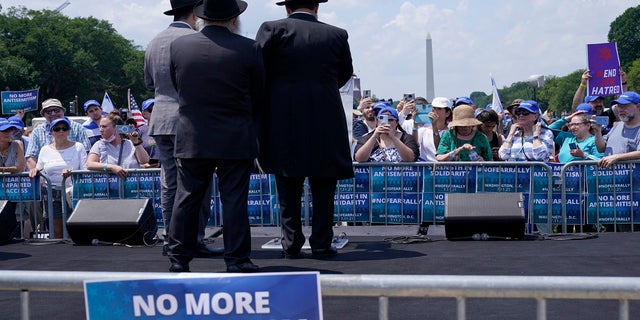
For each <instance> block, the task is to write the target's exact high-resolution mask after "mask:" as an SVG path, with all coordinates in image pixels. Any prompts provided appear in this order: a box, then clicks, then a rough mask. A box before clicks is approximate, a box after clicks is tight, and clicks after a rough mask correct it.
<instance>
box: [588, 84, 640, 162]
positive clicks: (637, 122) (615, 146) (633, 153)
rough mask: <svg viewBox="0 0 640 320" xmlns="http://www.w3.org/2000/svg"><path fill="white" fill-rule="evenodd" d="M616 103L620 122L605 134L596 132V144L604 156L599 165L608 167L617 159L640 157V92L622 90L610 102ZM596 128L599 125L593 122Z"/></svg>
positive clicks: (635, 158)
mask: <svg viewBox="0 0 640 320" xmlns="http://www.w3.org/2000/svg"><path fill="white" fill-rule="evenodd" d="M611 104H612V105H616V109H617V112H618V117H619V118H620V122H617V123H616V124H614V126H613V128H611V131H609V133H608V134H607V135H606V136H602V134H601V133H599V132H596V134H595V137H596V146H597V147H598V151H599V152H604V157H603V158H602V159H600V161H599V162H598V164H599V165H601V166H603V167H605V168H610V167H612V166H613V165H615V164H616V162H618V161H624V160H637V159H640V94H638V93H636V92H634V91H627V92H623V93H622V94H621V95H620V96H619V97H618V98H617V99H615V100H613V101H612V102H611ZM593 126H595V127H596V128H598V127H600V125H597V124H595V123H594V124H593Z"/></svg>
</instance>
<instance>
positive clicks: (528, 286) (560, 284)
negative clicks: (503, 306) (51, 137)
mask: <svg viewBox="0 0 640 320" xmlns="http://www.w3.org/2000/svg"><path fill="white" fill-rule="evenodd" d="M208 276H212V274H207V273H191V274H187V273H180V274H171V273H149V272H78V271H14V270H7V271H3V272H2V273H0V290H14V291H20V304H21V305H20V310H21V312H22V314H21V319H24V320H28V319H29V317H30V315H29V309H30V305H29V304H30V301H29V300H30V298H29V293H30V292H31V291H47V292H83V290H84V281H88V280H102V281H109V280H136V279H165V278H177V277H179V278H183V279H184V278H185V277H197V278H202V277H208ZM320 286H321V294H322V295H323V296H336V297H337V296H342V297H378V319H381V320H385V319H389V298H390V297H412V298H455V299H456V311H455V313H456V315H457V319H461V320H464V319H466V318H467V316H466V314H467V310H466V309H467V308H466V301H467V299H471V298H473V299H488V298H494V299H516V298H517V299H535V300H536V318H537V319H541V320H542V319H547V300H549V299H582V300H617V301H618V317H617V318H618V319H620V320H628V319H630V318H629V309H630V308H629V301H630V300H640V278H629V277H558V276H553V277H545V276H452V275H375V274H371V275H330V274H321V275H320ZM612 318H613V317H612Z"/></svg>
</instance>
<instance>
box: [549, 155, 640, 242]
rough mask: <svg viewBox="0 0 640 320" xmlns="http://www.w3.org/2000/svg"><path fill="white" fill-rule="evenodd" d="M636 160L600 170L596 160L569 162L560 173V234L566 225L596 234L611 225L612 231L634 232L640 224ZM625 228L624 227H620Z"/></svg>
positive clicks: (639, 168)
mask: <svg viewBox="0 0 640 320" xmlns="http://www.w3.org/2000/svg"><path fill="white" fill-rule="evenodd" d="M639 163H640V161H638V160H635V161H621V162H618V163H616V164H615V166H614V167H613V168H602V167H600V166H598V162H597V161H573V162H570V163H567V164H566V165H564V167H563V168H562V172H561V175H560V176H561V186H562V192H561V197H562V198H561V203H562V231H563V232H564V233H566V232H567V231H570V230H568V229H567V226H568V225H573V226H574V227H575V226H578V227H579V231H580V232H583V231H584V229H583V228H584V226H585V225H593V226H594V228H595V231H596V232H600V231H602V230H604V226H605V225H611V226H612V229H613V231H621V229H622V230H624V231H632V232H633V231H635V227H636V224H638V223H640V205H638V197H640V166H637V164H639ZM627 225H628V226H629V228H628V229H627V228H624V227H623V226H627Z"/></svg>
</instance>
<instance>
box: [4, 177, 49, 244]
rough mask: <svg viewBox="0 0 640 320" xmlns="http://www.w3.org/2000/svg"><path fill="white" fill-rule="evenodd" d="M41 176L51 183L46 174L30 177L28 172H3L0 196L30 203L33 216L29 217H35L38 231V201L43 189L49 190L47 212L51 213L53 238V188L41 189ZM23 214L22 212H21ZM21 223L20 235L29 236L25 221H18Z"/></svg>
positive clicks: (25, 203)
mask: <svg viewBox="0 0 640 320" xmlns="http://www.w3.org/2000/svg"><path fill="white" fill-rule="evenodd" d="M40 178H42V179H44V180H45V182H46V184H48V185H50V184H51V181H50V180H49V177H47V176H46V175H45V174H39V175H38V176H36V177H35V178H29V174H28V173H27V172H21V173H13V174H8V173H2V174H0V197H1V200H5V201H13V202H18V203H23V204H24V205H27V204H30V205H32V206H33V209H34V210H32V211H31V213H32V214H33V216H29V219H31V218H33V220H32V221H33V222H32V223H34V226H35V227H36V228H34V231H38V230H36V229H38V228H37V227H38V224H37V221H38V216H37V215H38V210H37V209H38V203H39V201H40V200H41V190H46V191H47V196H48V197H47V199H48V201H47V203H46V205H47V208H48V210H47V212H48V213H49V217H48V220H49V226H48V229H49V238H51V239H53V215H52V213H53V204H52V202H51V190H49V189H47V188H45V189H41V181H40ZM20 214H22V212H20ZM18 223H19V224H20V236H21V237H22V239H26V238H29V235H25V234H24V221H22V220H20V221H18Z"/></svg>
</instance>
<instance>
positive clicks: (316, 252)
mask: <svg viewBox="0 0 640 320" xmlns="http://www.w3.org/2000/svg"><path fill="white" fill-rule="evenodd" d="M337 254H338V250H337V249H336V248H334V247H331V248H329V249H313V250H311V256H312V257H314V258H320V259H322V258H329V257H333V256H335V255H337Z"/></svg>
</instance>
